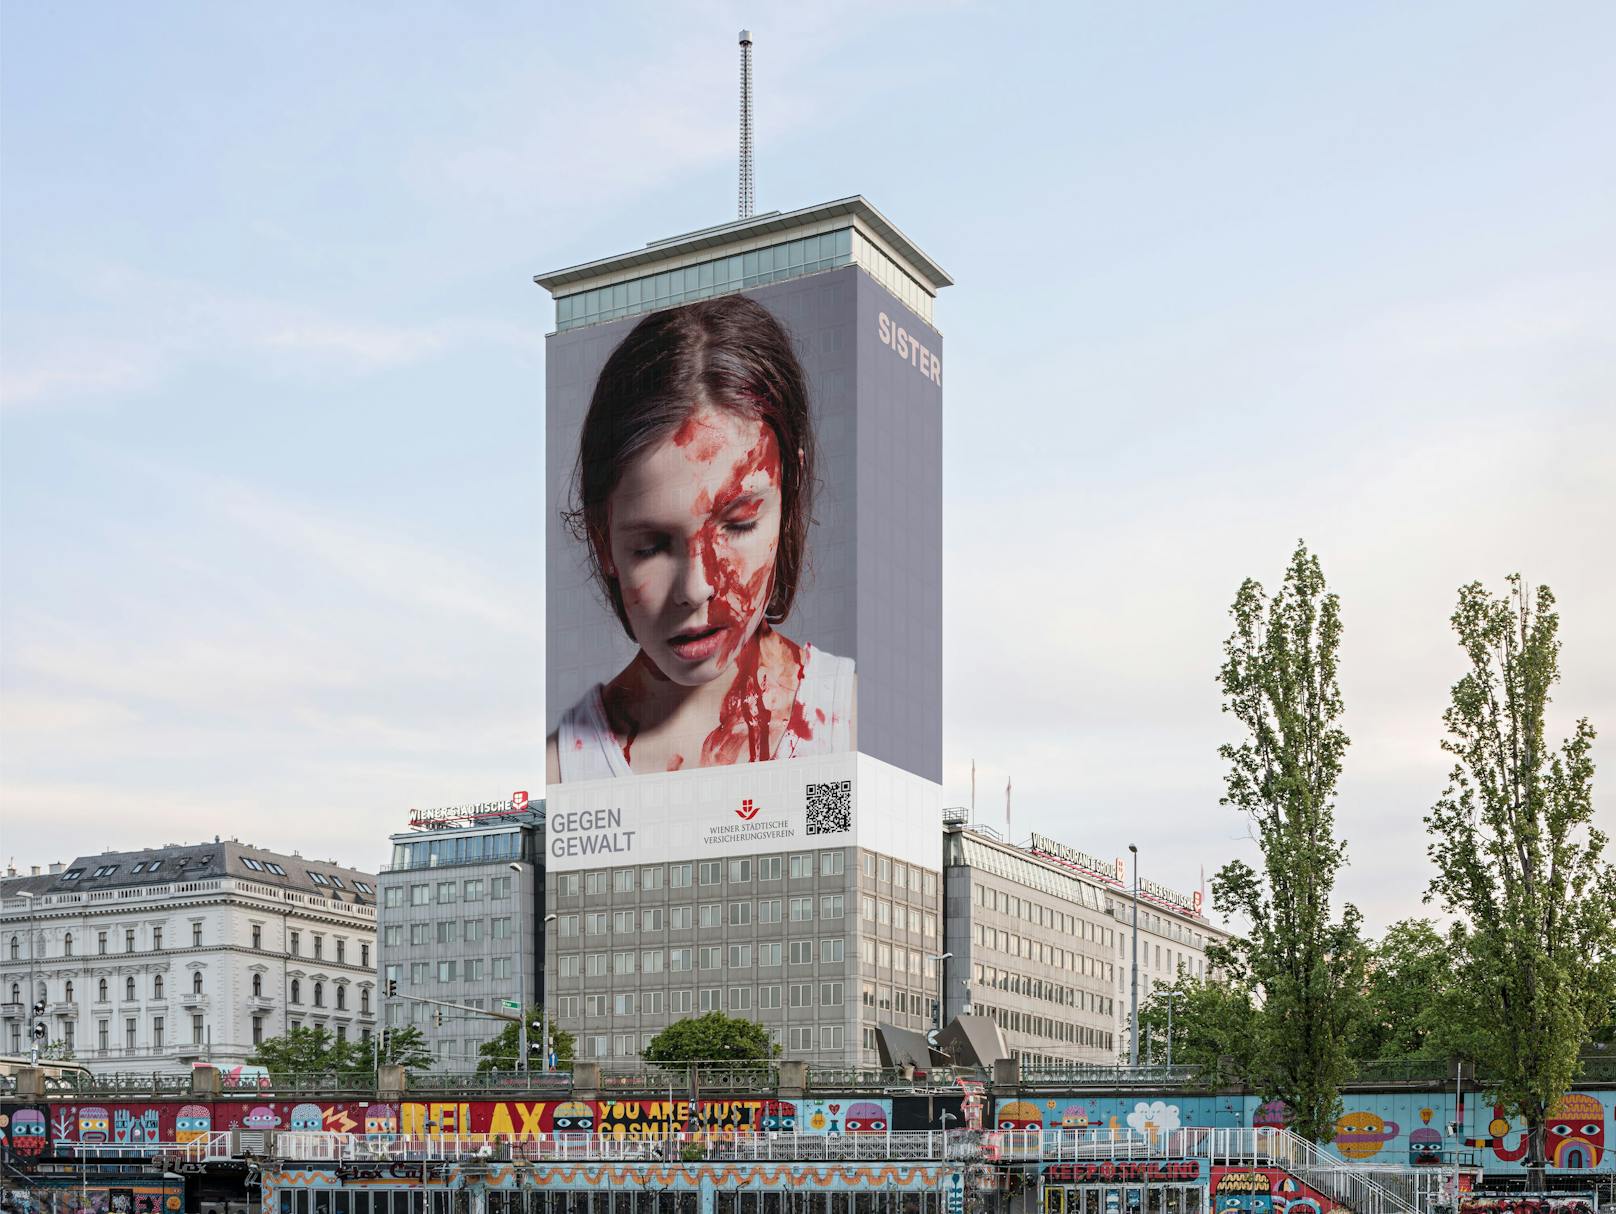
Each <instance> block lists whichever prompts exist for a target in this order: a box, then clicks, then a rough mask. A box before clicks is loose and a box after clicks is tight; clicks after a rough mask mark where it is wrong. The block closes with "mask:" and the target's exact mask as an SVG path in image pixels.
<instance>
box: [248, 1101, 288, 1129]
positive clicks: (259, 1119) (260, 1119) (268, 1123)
mask: <svg viewBox="0 0 1616 1214" xmlns="http://www.w3.org/2000/svg"><path fill="white" fill-rule="evenodd" d="M280 1123H281V1119H280V1118H279V1117H277V1116H276V1115H275V1110H274V1109H272V1108H270V1107H269V1106H268V1105H267V1104H257V1105H254V1106H253V1108H252V1111H251V1112H250V1113H248V1114H247V1115H246V1116H245V1117H243V1118H242V1119H241V1124H242V1125H243V1126H244V1127H246V1128H247V1129H249V1130H273V1129H274V1128H275V1127H276V1126H278V1125H280Z"/></svg>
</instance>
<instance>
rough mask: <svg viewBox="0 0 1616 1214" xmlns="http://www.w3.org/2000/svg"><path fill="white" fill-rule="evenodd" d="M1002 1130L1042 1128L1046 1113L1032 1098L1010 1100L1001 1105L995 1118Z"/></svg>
mask: <svg viewBox="0 0 1616 1214" xmlns="http://www.w3.org/2000/svg"><path fill="white" fill-rule="evenodd" d="M994 1120H995V1121H997V1122H998V1125H999V1128H1000V1129H1001V1130H1041V1129H1043V1128H1044V1115H1043V1114H1042V1113H1041V1112H1039V1111H1038V1106H1037V1105H1035V1104H1034V1103H1033V1102H1032V1101H1030V1100H1010V1101H1006V1102H1005V1103H1004V1104H1001V1105H1000V1106H999V1111H998V1113H997V1115H996V1116H995V1118H994Z"/></svg>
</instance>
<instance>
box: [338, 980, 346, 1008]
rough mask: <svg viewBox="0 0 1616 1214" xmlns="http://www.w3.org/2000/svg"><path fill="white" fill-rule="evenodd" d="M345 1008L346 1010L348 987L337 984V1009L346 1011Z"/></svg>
mask: <svg viewBox="0 0 1616 1214" xmlns="http://www.w3.org/2000/svg"><path fill="white" fill-rule="evenodd" d="M347 1010H348V988H347V987H345V986H339V987H338V988H337V1011H339V1012H343V1011H347Z"/></svg>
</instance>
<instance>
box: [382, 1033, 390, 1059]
mask: <svg viewBox="0 0 1616 1214" xmlns="http://www.w3.org/2000/svg"><path fill="white" fill-rule="evenodd" d="M392 1045H393V1030H392V1029H389V1028H384V1029H383V1030H382V1044H381V1050H382V1057H383V1058H391V1057H392V1054H391V1053H390V1051H391V1049H392Z"/></svg>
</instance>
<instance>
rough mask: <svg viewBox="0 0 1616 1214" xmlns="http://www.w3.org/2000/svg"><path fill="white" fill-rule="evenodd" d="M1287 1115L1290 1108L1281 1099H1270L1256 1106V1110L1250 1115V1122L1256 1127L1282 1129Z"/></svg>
mask: <svg viewBox="0 0 1616 1214" xmlns="http://www.w3.org/2000/svg"><path fill="white" fill-rule="evenodd" d="M1289 1116H1290V1109H1289V1108H1288V1107H1287V1106H1286V1104H1285V1102H1284V1101H1283V1100H1270V1101H1268V1102H1267V1103H1266V1104H1260V1105H1258V1106H1257V1111H1256V1112H1255V1113H1253V1114H1252V1115H1251V1124H1252V1125H1254V1126H1257V1127H1258V1128H1262V1127H1265V1126H1266V1127H1268V1128H1270V1129H1283V1128H1284V1127H1285V1123H1286V1121H1287V1120H1288V1119H1289Z"/></svg>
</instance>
